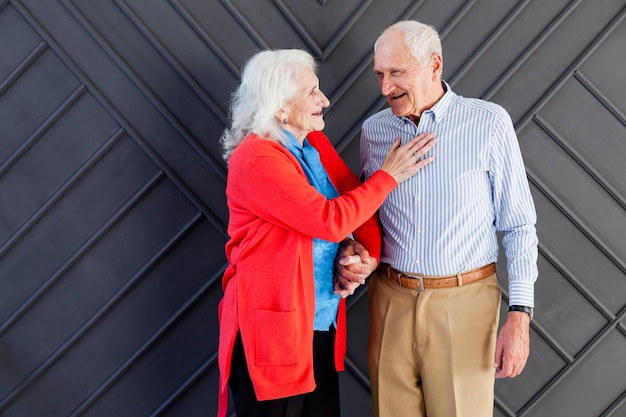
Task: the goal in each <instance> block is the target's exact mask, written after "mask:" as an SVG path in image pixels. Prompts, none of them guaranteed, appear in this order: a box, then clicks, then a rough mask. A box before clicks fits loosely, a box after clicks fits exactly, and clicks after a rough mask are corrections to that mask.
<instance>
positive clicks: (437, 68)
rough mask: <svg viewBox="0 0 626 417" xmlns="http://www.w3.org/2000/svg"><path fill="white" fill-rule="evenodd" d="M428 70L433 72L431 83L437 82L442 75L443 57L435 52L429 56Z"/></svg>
mask: <svg viewBox="0 0 626 417" xmlns="http://www.w3.org/2000/svg"><path fill="white" fill-rule="evenodd" d="M430 68H431V70H432V72H433V81H437V80H438V79H440V78H441V74H442V73H443V57H442V56H441V54H438V53H437V52H435V53H433V54H432V55H431V56H430Z"/></svg>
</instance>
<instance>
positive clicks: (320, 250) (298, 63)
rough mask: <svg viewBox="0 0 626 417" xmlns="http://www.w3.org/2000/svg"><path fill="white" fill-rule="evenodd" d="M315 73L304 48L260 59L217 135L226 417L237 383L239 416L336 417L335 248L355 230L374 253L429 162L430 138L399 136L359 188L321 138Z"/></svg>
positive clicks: (341, 342) (342, 340)
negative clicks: (383, 223)
mask: <svg viewBox="0 0 626 417" xmlns="http://www.w3.org/2000/svg"><path fill="white" fill-rule="evenodd" d="M315 69H316V66H315V62H314V60H313V58H312V57H311V56H310V55H309V54H308V53H306V52H304V51H301V50H276V51H262V52H259V53H257V54H256V55H254V56H253V57H252V58H251V59H250V60H249V61H248V63H247V64H246V66H245V68H244V71H243V74H242V78H241V84H240V86H239V88H238V89H237V91H236V92H235V93H234V95H233V99H232V103H231V114H230V116H231V120H232V126H231V128H229V129H226V130H225V131H224V134H223V136H222V138H221V142H222V146H223V149H224V158H225V159H226V160H227V161H228V180H227V186H226V195H227V199H228V209H229V216H230V217H229V224H228V234H229V237H230V240H229V241H228V243H227V244H226V255H227V258H228V261H229V265H228V268H227V269H226V271H225V273H224V278H223V284H222V285H223V290H224V297H223V299H222V300H221V302H220V307H219V322H220V340H219V369H220V401H219V410H218V415H219V416H220V417H223V416H225V414H226V411H227V406H228V404H227V402H228V386H229V385H230V387H231V391H232V394H233V397H234V407H235V411H236V414H237V417H247V416H264V417H271V416H288V415H289V416H321V415H323V416H327V417H332V416H338V415H339V383H338V375H337V372H338V371H340V370H343V366H344V365H343V356H344V354H345V350H346V326H345V300H344V298H342V297H341V296H340V295H344V296H345V295H346V292H345V291H344V292H343V293H342V290H341V288H338V290H337V293H335V291H334V287H333V264H334V258H335V256H336V254H337V247H338V242H340V241H341V240H342V239H344V238H345V237H346V236H348V235H349V234H351V233H352V232H354V236H355V237H356V238H357V240H359V241H360V242H361V243H362V244H363V246H364V247H365V248H366V249H367V251H369V253H363V254H361V256H362V257H365V258H367V257H368V256H369V255H371V256H372V257H373V258H378V257H379V252H380V249H379V248H380V244H381V237H380V236H381V234H380V229H379V226H378V221H377V218H376V217H375V213H376V210H377V208H378V207H379V206H380V205H381V204H382V203H383V201H384V200H385V197H386V196H387V195H388V194H389V193H390V192H391V191H392V190H393V189H395V188H396V187H397V186H398V184H399V183H401V182H402V181H404V180H406V179H407V178H409V177H410V176H412V175H413V174H415V173H416V172H417V171H418V170H419V169H421V168H422V167H423V166H425V165H426V164H428V163H430V162H431V161H432V158H433V157H428V158H422V157H423V156H424V154H425V153H426V152H427V151H428V150H429V149H430V148H431V147H432V146H433V145H434V143H435V139H434V136H433V135H432V134H431V133H429V134H423V135H421V136H418V137H416V138H414V139H413V140H412V141H410V142H408V143H406V144H405V145H402V146H401V145H400V141H399V140H397V141H396V142H395V143H394V145H393V146H392V148H391V149H390V151H389V153H388V155H387V158H386V159H385V161H384V163H383V164H382V167H381V169H380V171H378V172H376V173H375V174H374V175H372V177H371V178H370V179H369V180H368V181H367V182H365V183H363V184H361V183H360V181H359V180H358V179H357V178H356V176H355V175H354V174H353V173H352V171H351V170H350V169H349V168H348V167H347V166H346V164H345V163H344V162H343V161H342V159H341V158H340V157H339V155H338V154H337V152H336V151H335V149H334V148H333V146H332V145H331V143H330V142H329V140H328V138H327V137H326V136H325V135H324V134H323V133H322V132H321V130H322V129H323V128H324V116H323V110H324V109H325V108H326V107H328V105H329V101H328V99H327V98H326V96H325V95H324V93H322V91H321V90H320V89H319V80H318V78H317V76H316V74H315ZM373 262H377V260H376V259H374V260H373ZM347 291H348V292H351V291H353V289H352V290H350V289H347Z"/></svg>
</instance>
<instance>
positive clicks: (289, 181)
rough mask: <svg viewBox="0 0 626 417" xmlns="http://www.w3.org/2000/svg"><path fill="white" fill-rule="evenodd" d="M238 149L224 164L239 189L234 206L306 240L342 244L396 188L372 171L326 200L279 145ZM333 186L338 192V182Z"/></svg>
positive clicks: (259, 143)
mask: <svg viewBox="0 0 626 417" xmlns="http://www.w3.org/2000/svg"><path fill="white" fill-rule="evenodd" d="M331 146H332V145H331ZM239 148H241V149H239V150H240V151H241V152H239V154H238V155H237V157H235V154H233V156H232V157H231V160H230V163H229V176H230V177H231V178H230V180H231V181H234V182H238V183H239V184H240V186H239V187H236V189H237V190H238V192H240V193H241V194H242V195H241V196H239V197H240V198H239V201H240V202H242V204H245V205H246V208H247V209H248V210H249V211H250V212H251V213H253V214H254V215H256V216H258V217H260V218H261V219H264V220H265V221H268V222H271V223H273V224H276V225H279V226H280V227H284V228H286V229H289V230H293V231H296V232H299V233H302V234H304V235H307V236H311V237H316V238H320V239H324V240H329V241H336V242H338V241H340V240H342V239H343V238H345V237H346V236H347V235H349V234H350V233H352V232H353V231H354V230H355V229H356V228H357V227H359V226H361V225H362V224H363V223H364V222H366V221H367V220H368V219H370V218H371V217H372V216H373V215H374V214H375V212H376V210H377V209H378V207H379V206H380V205H381V204H382V203H383V201H384V200H385V198H386V197H387V195H388V194H389V193H390V192H391V191H392V190H393V189H394V188H395V187H396V186H397V183H396V181H395V179H394V178H393V177H392V176H391V175H389V174H387V173H386V172H383V171H378V172H376V173H375V174H374V175H373V176H372V177H371V178H370V179H369V180H368V181H366V182H365V183H363V184H361V185H357V186H356V187H355V188H352V189H350V190H349V191H347V192H345V193H343V194H342V195H340V196H339V197H337V198H334V199H331V200H328V199H327V198H326V197H325V196H323V195H322V194H320V193H319V192H318V191H317V190H316V189H315V188H314V187H313V186H311V185H310V184H309V182H308V180H307V178H306V176H305V175H304V172H303V171H302V168H301V167H300V165H299V163H298V162H297V160H296V159H295V158H294V157H293V156H292V155H291V154H290V153H289V151H287V150H286V149H285V148H284V147H282V146H281V145H280V144H278V143H276V142H273V141H269V140H265V139H261V138H258V139H256V140H251V141H244V143H242V144H241V145H240V146H239ZM323 152H324V153H326V151H323ZM321 153H322V152H320V154H321ZM337 158H339V157H338V156H337ZM339 159H341V158H339ZM343 165H344V166H345V164H343ZM335 168H336V165H335V164H333V168H332V169H335ZM345 168H346V169H349V168H347V166H346V167H345ZM333 176H334V175H332V176H331V178H332V177H333ZM342 181H346V178H345V176H342ZM348 181H352V180H348ZM357 181H358V180H357ZM337 185H338V186H339V187H340V188H343V187H344V185H343V182H342V183H341V184H337ZM355 185H356V184H355ZM348 188H349V187H348ZM368 249H369V248H368Z"/></svg>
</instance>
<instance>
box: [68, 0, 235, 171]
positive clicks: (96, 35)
mask: <svg viewBox="0 0 626 417" xmlns="http://www.w3.org/2000/svg"><path fill="white" fill-rule="evenodd" d="M61 3H62V4H63V5H64V6H65V7H66V8H67V10H69V11H70V13H71V14H72V16H73V17H74V18H75V19H76V20H77V21H78V22H80V24H81V26H83V27H84V28H86V29H88V30H87V32H89V34H90V35H91V37H92V38H93V39H94V40H95V41H96V43H97V44H98V45H99V46H100V47H101V48H102V49H103V50H104V51H105V52H106V54H107V55H108V56H109V57H111V60H112V61H113V63H114V64H115V65H116V66H117V67H119V68H120V69H121V70H122V71H123V73H124V74H125V75H126V76H127V77H128V78H129V79H130V80H131V81H132V83H133V84H134V85H136V86H137V87H138V89H139V90H140V91H141V93H142V94H143V95H145V97H146V98H147V99H148V101H149V102H150V103H151V104H152V105H153V106H154V108H155V109H156V110H157V111H158V112H159V113H160V114H161V115H162V116H163V117H164V118H165V119H166V120H167V121H168V122H169V124H170V125H171V126H172V127H174V129H175V130H176V131H177V132H178V133H179V134H180V135H181V137H182V138H183V139H184V140H185V142H187V144H189V145H190V146H191V148H192V149H193V150H194V151H195V152H196V153H197V154H198V155H200V157H201V158H202V160H203V161H204V162H205V163H206V164H207V165H208V166H210V167H211V168H212V169H213V171H214V172H215V173H216V174H217V175H218V176H219V177H220V178H222V179H223V180H225V174H224V172H223V170H222V168H221V166H219V165H218V164H217V163H216V162H215V161H214V160H213V158H212V157H211V155H209V154H208V153H207V152H206V150H205V149H204V148H203V147H201V146H200V145H198V143H197V142H196V141H195V140H194V139H193V135H192V134H191V133H190V132H189V131H188V130H187V128H186V127H185V126H184V125H182V123H181V122H180V121H179V120H178V118H177V117H176V116H175V115H173V114H172V113H171V112H170V111H169V109H168V108H167V106H165V105H164V104H163V102H162V100H161V99H160V98H158V97H157V95H156V94H155V93H154V91H153V90H152V88H150V87H149V86H148V85H147V84H146V83H144V82H143V80H142V79H141V77H139V75H138V74H137V73H136V72H135V70H134V69H133V68H132V67H131V66H130V65H129V64H128V63H127V62H126V61H125V60H124V59H123V58H122V57H121V56H119V55H118V54H117V53H116V52H115V50H114V49H113V48H112V47H111V45H110V44H109V43H108V42H107V41H106V40H105V38H104V37H103V36H102V34H101V33H100V32H99V31H98V30H96V28H95V27H93V25H91V23H90V22H89V20H88V19H87V18H86V17H85V16H84V15H83V14H82V12H81V11H80V10H79V9H78V8H77V7H76V6H75V5H74V4H73V0H61ZM115 4H116V6H118V8H119V9H120V10H121V11H122V13H124V14H125V15H126V13H125V9H124V8H123V7H120V5H119V2H118V1H117V0H115ZM126 16H127V17H128V18H129V20H131V21H132V19H131V18H130V17H129V16H128V15H126Z"/></svg>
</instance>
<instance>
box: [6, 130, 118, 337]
mask: <svg viewBox="0 0 626 417" xmlns="http://www.w3.org/2000/svg"><path fill="white" fill-rule="evenodd" d="M123 132H124V131H123V130H121V129H120V130H118V131H117V132H115V133H114V134H113V135H112V136H111V137H110V138H109V139H108V140H107V141H106V142H105V143H104V144H103V145H102V146H101V147H100V148H99V149H98V150H97V151H96V152H95V153H94V154H93V155H92V156H91V157H90V158H89V159H88V160H87V161H85V162H84V163H83V165H82V166H81V167H80V168H79V169H78V170H77V171H76V172H75V173H74V174H73V175H72V176H71V177H70V178H68V179H67V180H66V181H65V183H64V184H63V185H62V186H61V187H60V188H59V189H57V190H56V191H55V192H54V194H52V195H51V196H50V197H49V198H48V200H47V201H46V202H45V203H43V204H42V205H41V206H40V207H39V208H38V209H37V211H35V213H33V214H32V215H31V216H30V217H29V218H28V219H27V220H26V221H25V222H24V223H23V224H22V225H21V226H20V227H19V228H18V229H17V230H16V231H15V232H14V233H13V235H12V236H11V237H10V238H9V239H7V241H6V242H4V244H3V245H2V246H0V258H2V257H3V256H5V255H6V254H7V252H8V251H9V250H11V248H12V247H13V246H15V244H16V243H17V242H18V241H19V240H20V239H21V238H22V237H24V235H25V234H26V233H27V232H28V231H29V230H30V229H32V228H33V226H35V224H37V222H39V220H41V218H42V217H43V216H44V215H45V214H46V213H47V212H48V211H50V209H51V208H52V207H54V206H55V205H56V204H57V203H58V202H59V201H60V200H61V198H63V197H64V196H65V195H66V194H67V192H68V190H70V189H71V188H72V187H73V186H74V185H76V183H78V182H79V181H80V179H81V178H83V177H84V176H85V175H86V173H87V172H88V171H89V170H90V169H91V168H92V167H93V166H94V165H95V164H96V163H97V162H98V161H100V160H101V159H102V158H103V156H104V155H106V154H107V153H108V152H109V151H110V150H111V148H113V146H114V145H115V144H116V143H117V142H119V140H120V138H121V137H122V136H123ZM0 175H1V174H0ZM1 334H2V331H0V335H1Z"/></svg>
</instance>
